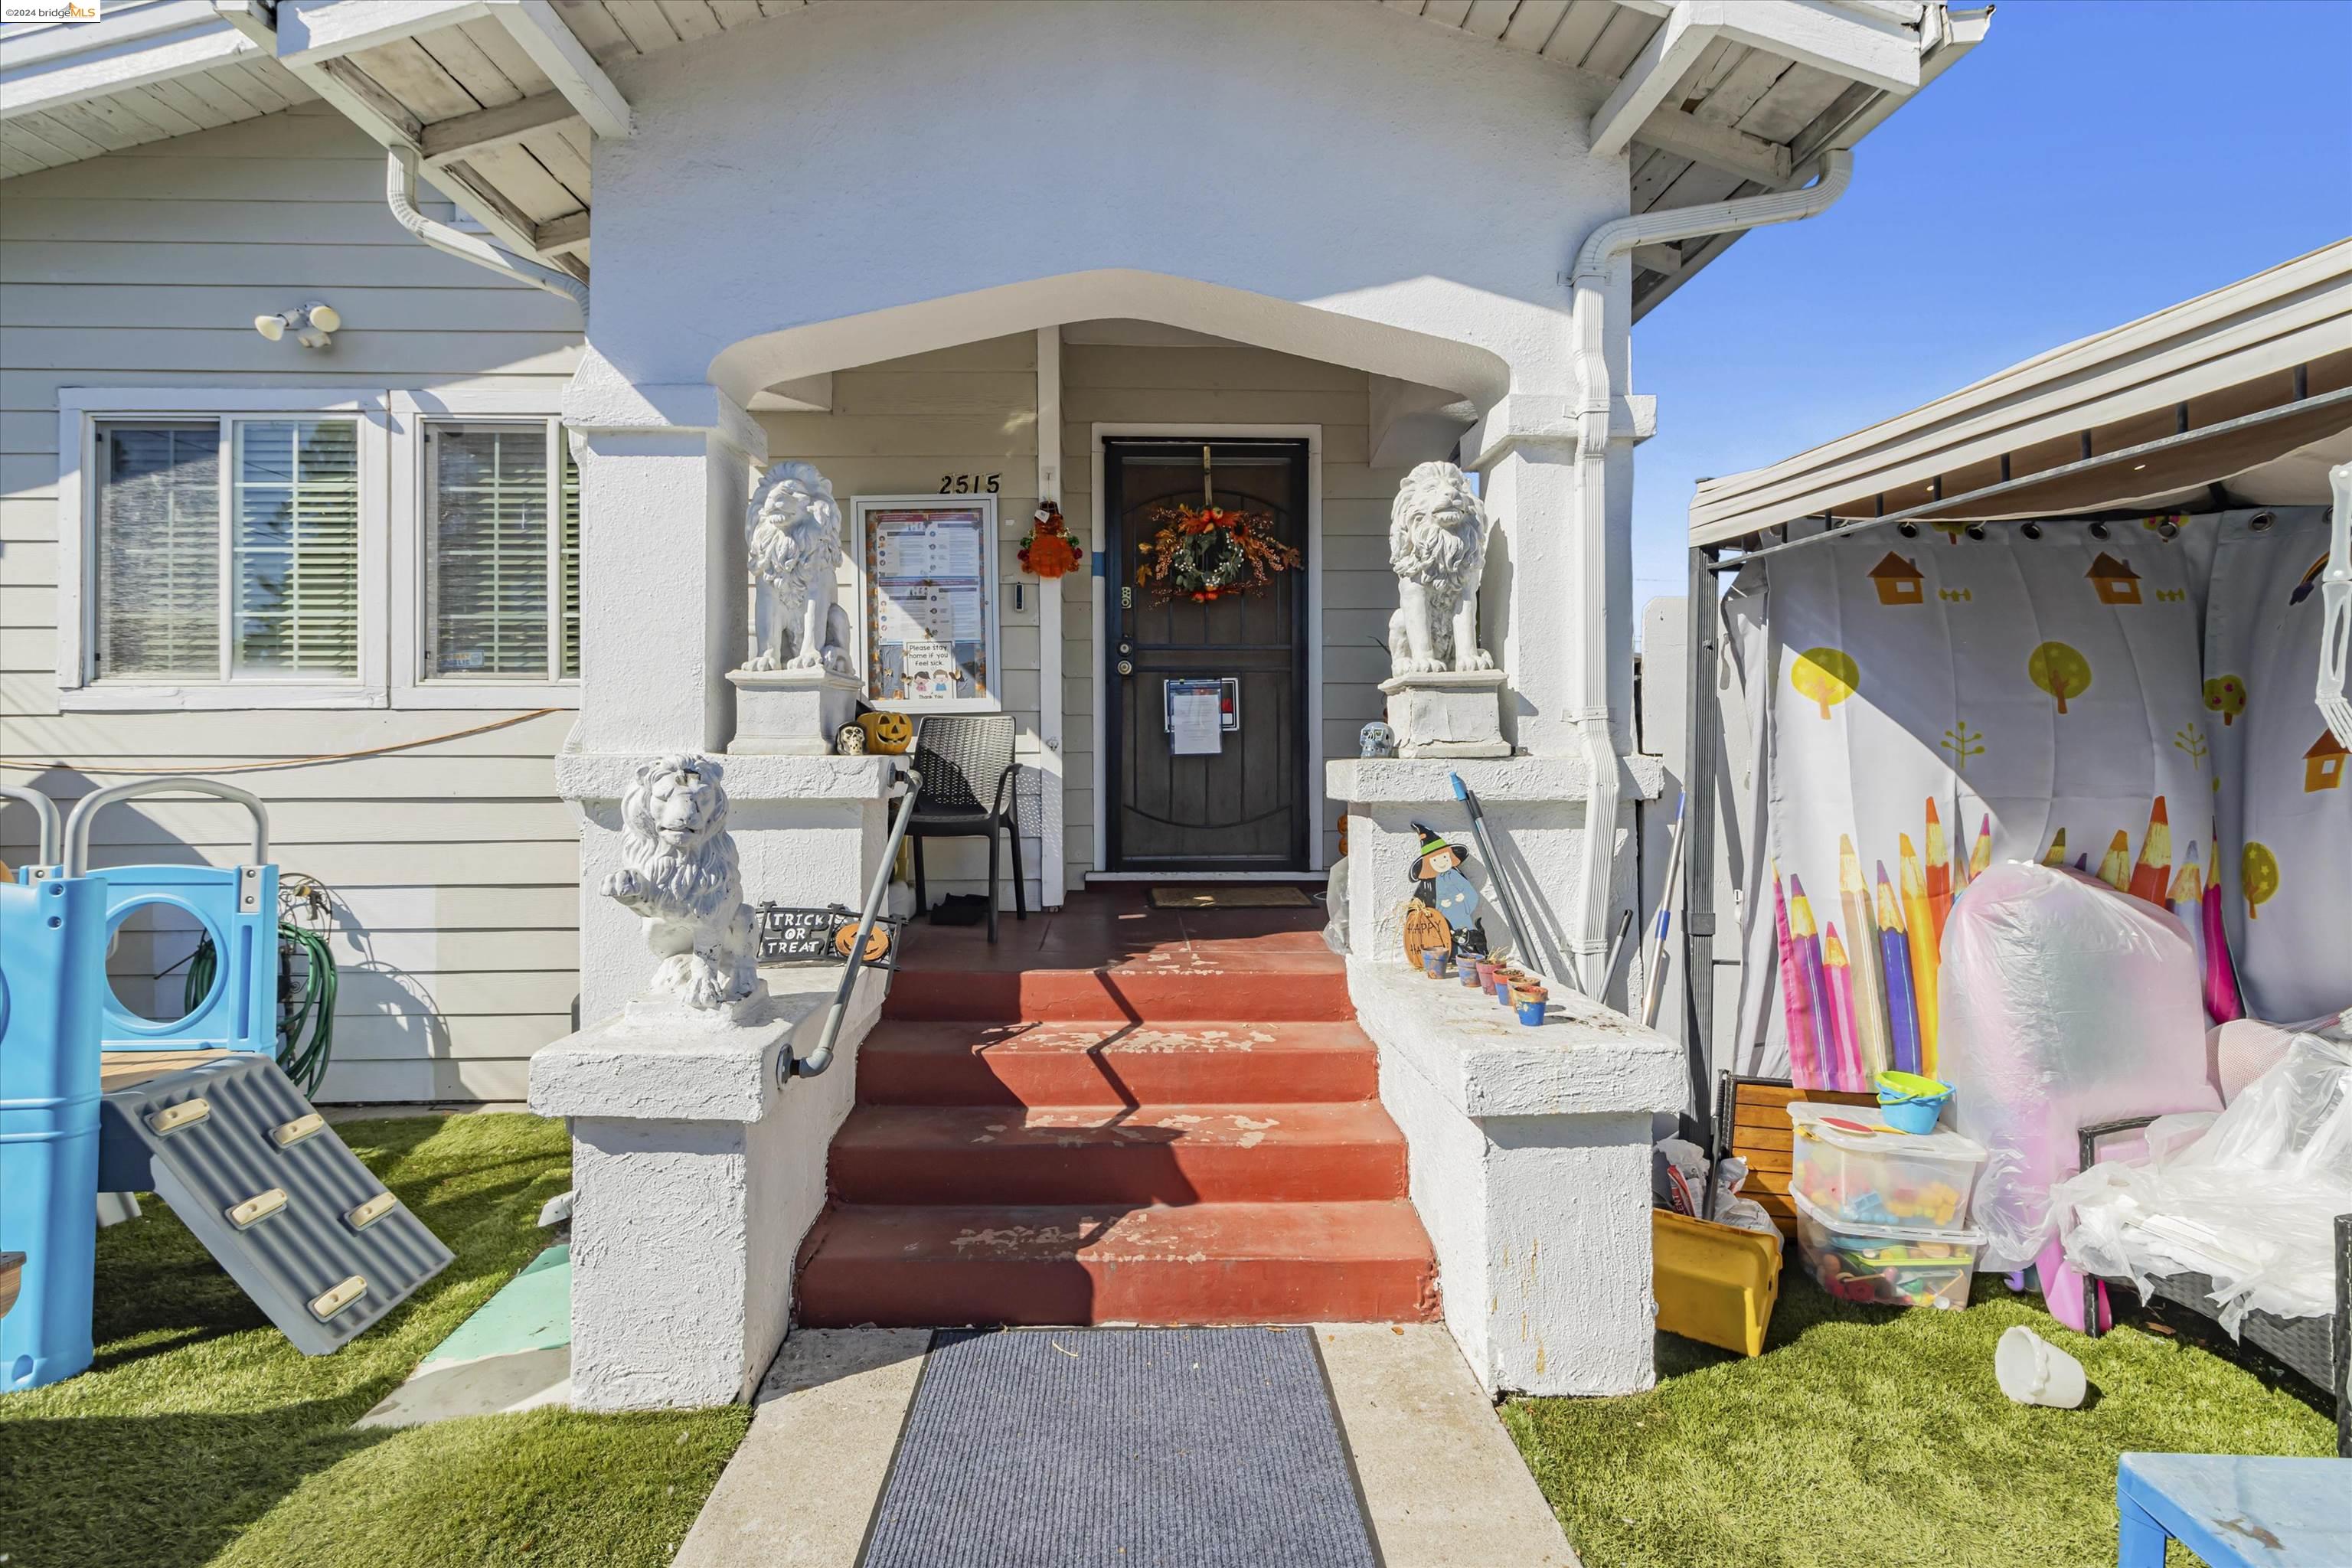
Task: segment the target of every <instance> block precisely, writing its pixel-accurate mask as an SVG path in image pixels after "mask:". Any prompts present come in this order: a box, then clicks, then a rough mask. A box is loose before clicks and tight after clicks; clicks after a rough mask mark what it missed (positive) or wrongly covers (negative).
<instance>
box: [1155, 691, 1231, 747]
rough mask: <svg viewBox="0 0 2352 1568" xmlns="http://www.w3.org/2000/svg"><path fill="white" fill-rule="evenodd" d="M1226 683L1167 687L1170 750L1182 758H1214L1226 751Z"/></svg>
mask: <svg viewBox="0 0 2352 1568" xmlns="http://www.w3.org/2000/svg"><path fill="white" fill-rule="evenodd" d="M1222 700H1223V682H1222V681H1216V680H1171V681H1170V682H1169V683H1168V749H1169V751H1171V752H1173V753H1175V754H1176V755H1177V756H1180V757H1213V756H1215V755H1216V754H1217V753H1218V752H1221V751H1223V750H1224V744H1225V731H1224V721H1223V714H1222V712H1221V707H1222Z"/></svg>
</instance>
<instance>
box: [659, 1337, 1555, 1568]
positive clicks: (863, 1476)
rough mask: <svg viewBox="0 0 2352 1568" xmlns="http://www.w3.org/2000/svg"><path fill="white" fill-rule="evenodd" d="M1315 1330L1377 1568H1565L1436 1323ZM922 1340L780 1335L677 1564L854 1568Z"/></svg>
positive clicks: (1550, 1526)
mask: <svg viewBox="0 0 2352 1568" xmlns="http://www.w3.org/2000/svg"><path fill="white" fill-rule="evenodd" d="M1076 1332H1079V1333H1083V1332H1085V1331H1084V1330H1083V1329H1081V1330H1076ZM1315 1332H1316V1335H1317V1339H1318V1344H1319V1345H1320V1348H1321V1350H1322V1352H1323V1361H1324V1364H1325V1366H1326V1367H1327V1368H1328V1371H1329V1373H1330V1378H1331V1387H1332V1393H1333V1394H1334V1395H1335V1397H1336V1399H1337V1401H1338V1405H1339V1425H1340V1429H1341V1431H1342V1433H1343V1434H1344V1435H1345V1436H1346V1439H1347V1443H1348V1447H1349V1456H1350V1458H1352V1459H1353V1460H1354V1462H1355V1467H1356V1474H1357V1477H1358V1479H1360V1481H1361V1483H1362V1485H1363V1489H1364V1503H1365V1508H1366V1510H1367V1511H1368V1513H1369V1514H1370V1519H1371V1524H1372V1533H1373V1536H1374V1538H1375V1539H1376V1541H1377V1542H1378V1543H1379V1546H1380V1552H1381V1563H1382V1564H1383V1568H1499V1565H1502V1564H1509V1565H1510V1568H1577V1560H1576V1554H1575V1553H1574V1552H1571V1551H1570V1550H1569V1545H1568V1540H1567V1537H1566V1536H1564V1535H1563V1534H1561V1532H1560V1528H1559V1521H1557V1520H1555V1519H1554V1518H1553V1517H1552V1513H1551V1510H1550V1508H1549V1505H1547V1504H1546V1503H1545V1501H1544V1500H1543V1494H1542V1493H1541V1492H1540V1491H1538V1489H1537V1488H1536V1483H1535V1478H1533V1477H1532V1476H1530V1475H1528V1470H1527V1467H1526V1466H1525V1465H1524V1464H1522V1463H1521V1462H1520V1460H1519V1455H1518V1450H1517V1448H1515V1447H1512V1445H1511V1439H1510V1437H1509V1436H1508V1435H1507V1433H1505V1432H1504V1430H1503V1425H1502V1423H1501V1422H1500V1421H1499V1420H1497V1419H1496V1415H1495V1412H1494V1409H1493V1407H1492V1406H1490V1405H1488V1404H1487V1403H1486V1398H1485V1396H1484V1395H1482V1394H1480V1393H1479V1391H1478V1385H1477V1384H1476V1383H1475V1381H1474V1380H1473V1379H1472V1378H1471V1375H1470V1369H1469V1368H1468V1367H1467V1366H1465V1364H1464V1363H1463V1361H1462V1357H1461V1354H1460V1353H1459V1352H1457V1351H1455V1349H1454V1342H1453V1340H1452V1339H1451V1338H1449V1337H1448V1336H1447V1334H1446V1332H1445V1330H1444V1328H1443V1327H1442V1326H1440V1325H1437V1324H1433V1323H1414V1324H1405V1325H1391V1324H1386V1323H1343V1324H1328V1325H1325V1326H1322V1327H1319V1328H1318V1329H1317V1330H1316V1331H1315ZM929 1342H930V1334H929V1331H926V1330H920V1329H803V1330H801V1331H798V1332H796V1333H794V1334H793V1337H792V1338H791V1339H790V1340H789V1341H787V1342H785V1345H784V1348H783V1350H782V1352H781V1353H779V1354H778V1356H777V1357H776V1362H775V1364H774V1365H773V1366H772V1367H771V1368H770V1369H769V1372H768V1375H767V1378H766V1380H765V1381H764V1382H763V1383H762V1384H761V1388H760V1393H759V1395H758V1397H757V1399H756V1400H755V1402H754V1403H755V1405H756V1409H755V1412H754V1414H753V1415H752V1420H751V1433H750V1434H749V1435H748V1436H746V1437H745V1438H744V1439H743V1446H742V1447H740V1448H739V1449H737V1450H736V1453H735V1458H733V1459H732V1460H731V1461H730V1462H729V1464H728V1466H727V1471H726V1473H725V1474H724V1475H722V1476H720V1477H719V1485H718V1488H717V1489H715V1490H714V1491H712V1493H711V1494H710V1500H709V1502H707V1503H706V1504H704V1505H703V1510H702V1513H701V1515H700V1517H698V1519H696V1521H694V1529H693V1530H692V1531H690V1532H688V1535H687V1538H686V1541H685V1543H684V1544H683V1545H682V1546H680V1547H679V1549H678V1553H677V1559H676V1568H856V1563H857V1556H858V1552H859V1551H860V1549H861V1548H862V1547H863V1545H864V1543H865V1540H866V1523H867V1521H868V1520H869V1519H870V1518H871V1517H872V1516H873V1512H874V1508H875V1505H876V1503H877V1501H879V1500H880V1498H881V1495H882V1486H883V1482H884V1480H885V1479H887V1476H888V1474H889V1469H890V1461H891V1458H892V1456H893V1455H894V1454H895V1452H896V1451H897V1448H898V1429H899V1426H900V1425H901V1424H902V1423H903V1422H904V1420H905V1418H906V1414H907V1406H908V1403H909V1402H910V1401H911V1400H912V1399H913V1397H914V1393H915V1384H916V1381H917V1379H918V1378H919V1376H920V1374H921V1372H922V1365H923V1355H924V1352H925V1349H926V1347H927V1346H928V1345H929Z"/></svg>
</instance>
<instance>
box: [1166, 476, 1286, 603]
mask: <svg viewBox="0 0 2352 1568" xmlns="http://www.w3.org/2000/svg"><path fill="white" fill-rule="evenodd" d="M1150 521H1151V523H1152V525H1153V527H1154V529H1155V530H1156V531H1155V532H1153V534H1152V536H1151V537H1150V538H1149V539H1145V540H1139V541H1138V542H1137V543H1136V546H1135V552H1136V558H1137V564H1136V568H1135V583H1136V586H1137V587H1139V588H1148V589H1150V592H1151V598H1152V602H1153V603H1154V604H1160V605H1165V604H1168V603H1170V602H1171V601H1172V600H1176V599H1192V600H1194V601H1195V602H1198V603H1203V604H1205V603H1208V602H1210V601H1213V600H1215V599H1218V598H1221V597H1223V596H1225V595H1247V594H1255V593H1256V592H1257V591H1258V590H1259V589H1261V588H1263V587H1265V585H1266V584H1269V583H1271V582H1273V581H1274V578H1275V574H1276V573H1280V572H1288V571H1291V570H1293V569H1295V568H1297V566H1299V565H1301V564H1302V563H1303V561H1302V558H1301V557H1300V555H1299V553H1298V551H1297V547H1296V546H1294V545H1289V544H1285V543H1284V542H1282V541H1281V540H1279V539H1277V538H1276V537H1275V534H1274V526H1275V524H1274V519H1273V518H1272V517H1271V516H1269V515H1267V514H1266V513H1265V512H1257V511H1241V510H1236V509H1234V508H1232V507H1222V506H1214V505H1206V504H1204V505H1201V506H1188V505H1185V504H1182V503H1181V502H1176V503H1171V504H1168V505H1164V506H1160V507H1155V508H1153V509H1152V511H1151V514H1150Z"/></svg>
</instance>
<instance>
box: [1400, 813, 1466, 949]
mask: <svg viewBox="0 0 2352 1568" xmlns="http://www.w3.org/2000/svg"><path fill="white" fill-rule="evenodd" d="M1412 827H1413V831H1414V832H1416V833H1418V834H1420V835H1421V849H1420V852H1419V853H1418V854H1417V855H1415V856H1414V857H1413V862H1412V883H1413V888H1412V902H1411V903H1410V904H1408V905H1407V906H1406V908H1405V911H1404V955H1405V959H1406V961H1407V962H1408V963H1413V964H1416V965H1417V964H1419V963H1421V961H1422V960H1421V955H1422V953H1423V952H1425V951H1427V950H1428V949H1430V948H1433V947H1434V948H1441V949H1444V950H1445V951H1446V952H1451V953H1453V954H1454V956H1455V957H1457V958H1459V957H1461V956H1462V955H1463V954H1465V953H1468V954H1473V955H1479V956H1483V955H1484V954H1485V953H1486V928H1485V927H1484V926H1482V925H1480V924H1479V923H1478V889H1476V888H1475V887H1473V886H1471V884H1470V879H1469V878H1468V877H1466V876H1465V875H1463V872H1462V868H1463V867H1464V866H1465V865H1466V864H1468V862H1469V857H1468V856H1466V855H1465V854H1464V853H1463V852H1462V851H1461V850H1460V849H1458V848H1456V847H1454V846H1453V845H1451V844H1448V843H1447V842H1446V841H1445V840H1444V838H1442V837H1438V834H1437V830H1436V829H1434V828H1433V827H1430V826H1426V825H1425V824H1423V823H1419V822H1416V823H1414V824H1413V825H1412Z"/></svg>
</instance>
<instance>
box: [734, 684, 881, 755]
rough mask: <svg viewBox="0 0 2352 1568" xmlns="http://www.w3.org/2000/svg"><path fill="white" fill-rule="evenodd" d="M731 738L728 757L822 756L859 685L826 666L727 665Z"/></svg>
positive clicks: (850, 713)
mask: <svg viewBox="0 0 2352 1568" xmlns="http://www.w3.org/2000/svg"><path fill="white" fill-rule="evenodd" d="M727 679H728V680H729V682H730V683H731V684H732V685H733V686H734V688H735V738H734V739H733V740H731V741H730V742H727V752H728V754H729V755H730V756H746V755H749V756H788V757H822V756H827V755H830V754H831V752H832V751H833V733H834V731H836V730H838V729H840V728H841V727H842V726H843V725H844V724H846V723H848V722H849V721H850V719H851V717H852V716H853V715H854V714H856V711H857V696H858V693H859V692H861V691H863V690H864V689H865V686H864V684H863V683H862V682H861V681H859V680H858V679H857V678H856V676H854V675H836V674H835V673H834V672H833V671H831V670H829V669H730V670H729V671H728V672H727Z"/></svg>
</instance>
